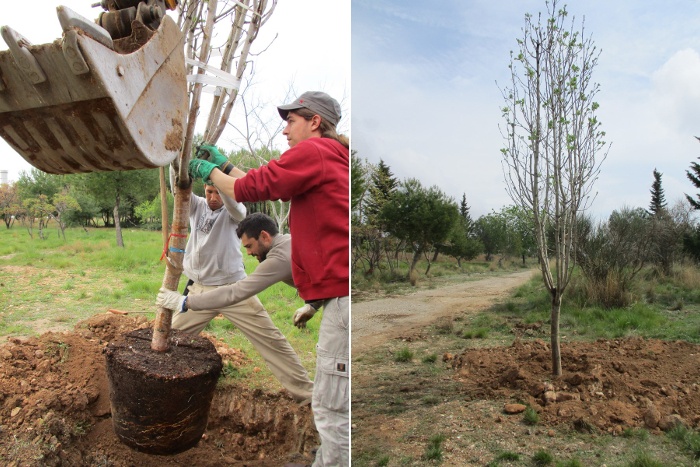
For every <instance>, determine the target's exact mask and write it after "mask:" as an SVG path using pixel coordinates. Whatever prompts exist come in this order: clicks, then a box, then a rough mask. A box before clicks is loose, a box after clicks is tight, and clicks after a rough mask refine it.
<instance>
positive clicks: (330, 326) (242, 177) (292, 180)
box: [189, 91, 350, 466]
mask: <svg viewBox="0 0 700 467" xmlns="http://www.w3.org/2000/svg"><path fill="white" fill-rule="evenodd" d="M278 111H279V113H280V116H281V117H282V118H283V119H284V120H285V121H286V122H287V126H286V127H285V129H284V131H283V134H284V135H285V136H286V137H287V141H288V143H289V147H290V149H289V150H287V151H286V152H284V153H283V154H282V155H281V156H280V158H279V159H278V160H272V161H270V162H269V163H268V164H267V165H263V166H261V167H259V168H257V169H252V170H250V171H249V172H248V173H244V172H242V171H241V170H239V169H236V168H232V166H231V164H230V162H228V160H227V159H226V158H225V157H224V156H222V155H221V154H220V153H219V152H218V151H216V149H215V148H213V147H211V146H205V147H204V149H205V151H204V152H205V153H207V154H206V156H205V157H206V159H207V160H205V159H199V158H198V159H193V160H192V161H191V162H190V166H189V169H190V175H191V176H192V177H195V178H202V179H203V180H208V179H209V180H211V181H212V182H213V183H214V184H215V185H216V187H217V188H218V189H219V191H221V192H223V193H225V194H226V195H228V196H231V197H232V198H234V199H235V200H236V201H239V202H243V201H250V202H255V201H264V200H278V199H281V200H284V201H287V200H291V208H290V214H289V229H290V232H291V235H292V275H293V278H294V284H295V286H296V287H297V289H298V290H299V296H300V297H301V298H302V299H304V300H305V301H307V302H311V301H318V300H323V301H324V307H323V310H324V311H323V318H322V320H321V328H320V330H319V337H318V343H317V345H316V377H315V381H314V392H313V400H312V406H311V407H312V410H313V412H314V421H315V423H316V429H317V430H318V432H319V435H320V437H321V447H320V448H319V449H318V451H317V452H316V459H315V461H314V464H313V465H314V466H330V465H333V466H337V465H343V466H344V465H349V443H350V441H349V407H350V393H349V374H350V352H349V341H350V327H349V324H350V323H349V319H350V302H349V289H350V284H349V228H350V220H349V218H350V215H349V166H350V164H349V162H350V156H349V142H348V140H347V138H345V137H344V136H342V135H338V134H337V132H336V125H337V124H338V121H339V120H340V117H341V112H340V105H339V104H338V102H337V101H336V100H335V99H333V98H332V97H330V96H329V95H328V94H325V93H323V92H316V91H312V92H306V93H304V94H302V95H301V96H300V97H299V98H298V99H296V100H295V101H294V102H292V103H291V104H287V105H282V106H279V107H278ZM200 157H201V156H200ZM222 170H223V171H222ZM224 171H225V172H226V173H225V172H224Z"/></svg>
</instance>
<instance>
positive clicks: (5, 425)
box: [0, 314, 318, 467]
mask: <svg viewBox="0 0 700 467" xmlns="http://www.w3.org/2000/svg"><path fill="white" fill-rule="evenodd" d="M150 326H151V323H149V322H148V321H147V319H146V318H145V317H132V316H124V315H114V314H99V315H95V316H93V317H91V318H89V319H88V320H86V321H83V322H80V323H78V324H77V325H76V327H75V329H74V330H73V331H71V332H47V333H45V334H42V335H41V336H39V337H32V338H11V339H10V340H9V341H8V342H7V343H6V344H4V345H2V346H0V461H1V462H0V463H1V464H2V465H8V466H18V467H19V466H60V465H65V466H82V465H85V466H87V465H90V466H92V465H102V466H136V465H148V466H176V465H186V466H194V465H196V466H229V465H230V466H268V465H269V466H279V465H282V464H284V463H285V462H301V463H309V462H310V461H311V460H312V456H311V450H312V449H313V448H314V447H315V446H316V445H317V444H318V435H317V433H316V430H315V428H314V426H313V417H312V415H311V410H310V408H309V407H308V406H299V405H298V404H296V403H295V402H294V400H293V399H292V398H291V397H290V396H289V395H288V394H286V392H284V391H282V392H278V393H272V392H264V391H261V390H250V389H248V388H246V387H244V386H241V385H237V386H232V385H221V384H220V385H219V387H217V389H216V392H215V395H214V400H213V402H212V408H211V411H210V413H209V423H208V426H207V429H206V432H205V434H204V435H203V437H202V440H201V441H200V442H199V443H198V444H197V446H195V447H194V448H192V449H189V450H187V451H185V452H183V453H180V454H176V455H172V456H156V455H149V454H145V453H141V452H137V451H135V450H133V449H131V448H129V447H128V446H126V445H125V444H123V443H122V442H121V441H120V440H119V439H118V438H117V436H116V434H115V433H114V429H113V426H112V420H111V409H110V400H109V388H108V380H107V375H106V371H105V356H104V355H103V349H104V348H105V347H106V346H107V345H108V343H109V342H111V341H113V340H115V339H117V338H118V337H119V336H122V335H124V334H126V333H128V332H131V331H133V330H135V329H146V328H148V327H150ZM205 336H206V334H205ZM206 337H207V338H208V339H209V340H210V341H211V342H212V343H213V344H214V346H215V347H216V349H217V352H218V353H219V355H221V357H222V359H223V362H224V367H226V366H228V367H233V368H235V367H238V366H240V364H241V363H242V362H243V361H244V360H245V357H244V356H243V355H242V354H241V352H240V351H238V350H236V349H232V348H229V347H228V346H227V345H226V344H224V343H222V342H219V341H217V340H216V339H215V338H213V337H211V336H206Z"/></svg>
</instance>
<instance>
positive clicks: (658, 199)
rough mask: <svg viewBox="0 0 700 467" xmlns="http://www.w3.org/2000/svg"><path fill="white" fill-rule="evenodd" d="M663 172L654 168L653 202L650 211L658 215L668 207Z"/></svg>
mask: <svg viewBox="0 0 700 467" xmlns="http://www.w3.org/2000/svg"><path fill="white" fill-rule="evenodd" d="M661 175H662V174H661V173H659V172H658V171H657V170H656V169H654V183H652V184H651V190H650V192H651V203H649V213H650V214H653V215H658V214H660V213H661V211H663V210H664V209H665V208H666V195H665V194H664V189H663V187H662V186H661Z"/></svg>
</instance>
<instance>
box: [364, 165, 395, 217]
mask: <svg viewBox="0 0 700 467" xmlns="http://www.w3.org/2000/svg"><path fill="white" fill-rule="evenodd" d="M397 185H398V181H397V180H396V178H395V177H394V174H393V173H391V169H390V168H389V166H388V165H386V164H385V163H384V160H382V159H380V160H379V165H377V167H376V169H375V170H374V171H373V172H372V176H371V178H370V186H369V199H368V200H367V204H366V207H365V213H366V215H367V220H368V222H369V223H373V222H374V221H376V219H377V216H378V215H379V213H380V212H381V211H382V208H383V207H384V205H385V204H386V203H387V201H389V199H390V198H391V196H392V195H393V193H394V191H395V190H396V187H397Z"/></svg>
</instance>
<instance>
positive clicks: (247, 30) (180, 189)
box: [151, 0, 277, 352]
mask: <svg viewBox="0 0 700 467" xmlns="http://www.w3.org/2000/svg"><path fill="white" fill-rule="evenodd" d="M276 6H277V0H270V1H268V0H241V1H229V0H222V1H221V2H219V1H218V0H186V1H184V2H182V4H181V10H180V16H179V18H178V26H179V27H180V29H181V31H183V33H184V35H185V57H186V59H188V60H189V62H188V63H189V65H188V67H189V68H188V71H189V72H190V74H191V75H192V78H191V81H190V87H189V89H188V92H189V102H190V107H189V113H188V115H187V123H186V130H185V138H184V143H183V145H182V149H181V150H180V155H179V156H178V158H177V159H176V160H175V161H174V162H173V170H174V171H175V173H176V174H177V175H176V177H175V179H176V187H174V188H173V191H174V196H175V208H174V212H173V224H172V234H171V235H172V236H171V242H170V252H169V254H168V258H167V264H166V270H165V275H164V277H163V283H162V286H163V287H164V288H166V289H169V290H177V286H178V284H179V281H180V276H181V275H182V270H183V268H182V262H183V259H184V250H185V245H186V243H187V233H188V229H187V227H188V224H189V219H188V215H189V208H190V195H191V193H192V182H191V180H190V177H189V174H188V173H187V170H188V166H189V161H190V159H191V156H192V153H193V141H194V135H195V125H196V123H197V117H198V116H199V114H200V107H201V97H202V91H203V87H204V83H205V81H207V79H206V76H205V73H206V71H207V70H208V71H210V72H212V71H213V72H215V73H216V75H217V76H218V77H220V78H223V79H220V80H218V81H219V84H218V85H217V86H216V94H215V97H214V100H213V102H212V103H211V106H210V109H209V112H208V117H207V121H206V123H205V131H204V135H203V142H204V143H206V144H212V145H215V144H216V142H217V141H218V140H219V137H220V136H221V134H222V133H223V131H224V129H225V128H226V126H227V124H228V120H229V118H230V116H231V111H232V110H233V105H234V104H235V102H236V98H237V96H238V92H239V88H240V82H241V79H242V77H243V74H244V72H245V70H246V67H247V65H248V60H249V55H250V48H251V46H252V44H253V42H254V41H255V39H256V37H257V36H258V32H259V30H260V28H261V27H262V26H263V25H264V24H265V22H267V20H268V19H269V18H270V16H271V15H272V13H273V12H274V10H275V7H276ZM215 25H216V26H217V27H216V31H215V27H214V26H215ZM222 37H223V38H224V39H222ZM213 49H217V50H219V51H221V60H220V62H218V66H213V65H209V62H210V60H211V57H212V50H213ZM195 69H196V72H195ZM216 70H218V71H216ZM171 325H172V311H171V310H168V309H166V308H159V309H158V311H157V312H156V318H155V323H154V326H153V340H152V342H151V348H152V349H153V350H156V351H159V352H164V351H166V350H167V349H168V347H169V344H168V336H169V335H170V329H171Z"/></svg>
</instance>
